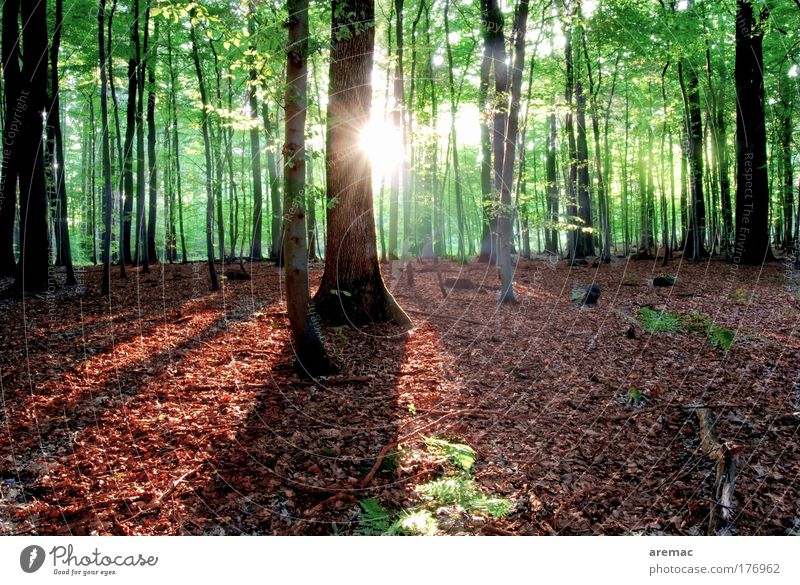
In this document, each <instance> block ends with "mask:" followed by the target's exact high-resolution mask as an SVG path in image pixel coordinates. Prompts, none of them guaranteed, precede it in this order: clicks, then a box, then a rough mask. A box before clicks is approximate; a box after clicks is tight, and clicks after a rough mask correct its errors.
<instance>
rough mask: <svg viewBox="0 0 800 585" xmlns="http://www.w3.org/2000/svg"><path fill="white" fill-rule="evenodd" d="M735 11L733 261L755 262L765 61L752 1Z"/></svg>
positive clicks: (762, 213) (760, 240) (760, 226)
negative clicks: (734, 203) (734, 218)
mask: <svg viewBox="0 0 800 585" xmlns="http://www.w3.org/2000/svg"><path fill="white" fill-rule="evenodd" d="M736 5H737V12H736V70H735V79H736V179H737V180H736V244H735V251H734V255H733V256H734V259H733V260H734V262H737V261H740V262H742V263H744V264H757V265H760V264H762V263H763V262H765V261H767V260H771V259H772V252H771V250H770V246H769V190H768V185H767V132H766V125H765V123H764V76H763V70H764V59H763V56H762V41H763V38H764V33H763V30H762V29H761V22H759V23H756V20H755V16H754V15H753V5H752V3H751V2H749V1H748V0H738V1H737V4H736Z"/></svg>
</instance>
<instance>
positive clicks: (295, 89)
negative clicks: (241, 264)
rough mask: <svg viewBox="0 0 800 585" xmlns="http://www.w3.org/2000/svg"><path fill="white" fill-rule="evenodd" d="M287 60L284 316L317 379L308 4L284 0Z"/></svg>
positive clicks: (321, 365) (322, 363)
mask: <svg viewBox="0 0 800 585" xmlns="http://www.w3.org/2000/svg"><path fill="white" fill-rule="evenodd" d="M287 8H288V13H289V18H288V21H287V28H288V29H289V38H288V42H287V55H286V100H285V102H284V106H285V109H286V122H285V124H286V132H285V140H286V142H285V143H284V146H283V161H284V163H283V164H284V166H283V177H284V189H283V197H284V204H283V208H284V209H286V210H287V217H286V225H285V228H284V233H283V253H284V267H285V269H284V274H285V276H286V312H287V314H288V316H289V325H290V328H291V331H292V342H293V345H294V348H293V349H294V354H295V357H296V360H295V368H296V369H297V370H298V372H299V373H301V374H305V375H310V376H318V375H322V374H327V373H329V372H330V371H331V369H332V368H331V363H330V360H329V359H328V356H327V354H326V353H325V348H324V347H323V345H322V340H321V339H320V336H319V331H318V330H317V326H316V322H315V321H314V319H313V318H312V317H311V315H309V302H308V301H309V290H308V247H307V244H306V221H305V212H304V199H305V198H306V197H305V194H304V191H305V186H306V184H305V165H306V160H305V125H306V113H307V88H308V78H307V71H308V68H307V63H308V0H288V1H287Z"/></svg>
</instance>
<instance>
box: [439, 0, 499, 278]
mask: <svg viewBox="0 0 800 585" xmlns="http://www.w3.org/2000/svg"><path fill="white" fill-rule="evenodd" d="M449 18H450V0H445V4H444V34H445V46H446V48H447V73H448V81H449V88H450V142H451V152H452V155H453V181H454V187H455V192H456V222H457V225H458V261H459V262H464V260H465V259H466V251H465V246H464V202H463V197H462V194H461V171H460V170H459V166H458V134H457V132H456V86H455V82H454V80H453V66H454V65H453V48H452V47H451V46H450V21H449ZM512 156H513V154H512ZM511 164H512V165H513V164H514V163H513V160H512V161H511Z"/></svg>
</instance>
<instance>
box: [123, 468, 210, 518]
mask: <svg viewBox="0 0 800 585" xmlns="http://www.w3.org/2000/svg"><path fill="white" fill-rule="evenodd" d="M205 464H206V461H203V462H202V463H201V464H200V465H198V466H197V467H194V468H192V469H190V470H189V471H187V472H186V473H184V474H183V475H181V476H180V477H179V478H178V479H176V480H175V481H173V482H172V485H171V486H170V487H169V488H167V490H166V491H165V492H164V493H162V494H161V495H160V496H159V497H158V499H156V501H155V502H153V503H152V504H150V505H149V506H147V507H145V508H142V509H141V510H139V511H138V512H137V513H136V514H134V515H133V516H131V517H130V518H128V519H127V520H125V521H124V522H122V523H123V524H127V523H128V522H133V521H134V520H135V519H136V518H138V517H139V516H142V515H144V514H150V513H152V512H155V511H156V510H158V509H159V508H160V507H161V505H162V504H163V503H164V501H165V500H166V499H167V498H169V497H170V496H171V495H172V494H173V493H175V490H176V489H178V486H179V485H181V484H182V483H184V482H185V481H186V480H187V479H189V478H190V477H191V476H193V475H194V474H195V473H197V472H198V471H200V470H201V469H202V468H203V466H204V465H205Z"/></svg>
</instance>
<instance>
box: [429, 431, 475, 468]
mask: <svg viewBox="0 0 800 585" xmlns="http://www.w3.org/2000/svg"><path fill="white" fill-rule="evenodd" d="M422 440H423V441H424V442H425V445H426V446H427V447H428V451H429V452H430V453H431V454H432V455H434V456H435V457H436V458H437V460H439V461H442V462H445V463H449V464H451V465H454V466H455V467H457V468H458V469H460V470H462V471H466V472H469V471H471V470H472V466H473V465H474V464H475V457H476V454H475V449H473V448H472V447H470V446H469V445H466V444H464V443H456V442H454V441H448V440H446V439H443V438H441V437H424V438H423V439H422Z"/></svg>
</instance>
